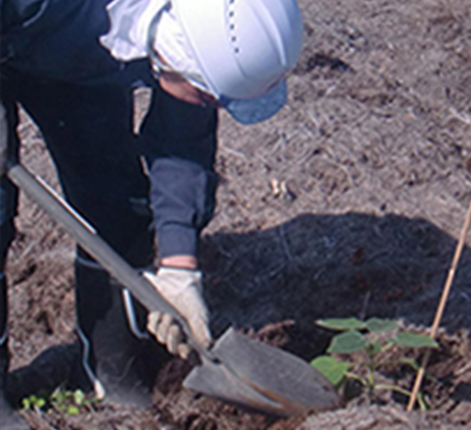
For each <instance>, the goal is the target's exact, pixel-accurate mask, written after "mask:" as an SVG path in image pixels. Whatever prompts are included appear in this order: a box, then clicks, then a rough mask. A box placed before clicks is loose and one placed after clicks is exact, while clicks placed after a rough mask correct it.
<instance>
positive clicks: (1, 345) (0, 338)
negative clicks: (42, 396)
mask: <svg viewBox="0 0 471 430" xmlns="http://www.w3.org/2000/svg"><path fill="white" fill-rule="evenodd" d="M2 266H3V264H1V262H0V428H1V429H2V430H31V427H30V426H29V425H28V423H27V422H26V421H25V420H24V419H23V418H21V416H20V415H19V414H18V413H17V412H15V410H14V409H13V407H12V406H11V404H10V403H9V402H8V401H7V399H6V384H7V371H8V362H9V354H8V329H7V318H8V312H7V284H6V280H5V276H4V274H3V271H2V269H3V267H2Z"/></svg>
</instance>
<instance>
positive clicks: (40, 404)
mask: <svg viewBox="0 0 471 430" xmlns="http://www.w3.org/2000/svg"><path fill="white" fill-rule="evenodd" d="M36 406H37V407H38V408H43V407H44V406H46V400H45V399H43V398H42V397H38V398H37V399H36Z"/></svg>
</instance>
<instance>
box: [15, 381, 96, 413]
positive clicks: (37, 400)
mask: <svg viewBox="0 0 471 430" xmlns="http://www.w3.org/2000/svg"><path fill="white" fill-rule="evenodd" d="M94 402H96V400H94V399H89V398H87V396H86V395H85V393H84V392H83V391H82V390H75V391H69V390H66V389H64V388H62V387H58V388H56V389H55V390H54V392H53V393H52V394H51V395H50V396H49V397H48V396H42V395H31V396H29V397H25V398H24V399H23V400H22V402H21V403H22V405H23V408H25V409H32V410H35V411H40V410H49V409H55V410H57V411H60V412H63V413H66V414H68V415H78V414H79V413H80V411H81V409H83V408H85V409H88V410H90V408H91V406H92V404H93V403H94Z"/></svg>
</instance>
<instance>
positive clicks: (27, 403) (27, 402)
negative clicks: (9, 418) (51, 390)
mask: <svg viewBox="0 0 471 430" xmlns="http://www.w3.org/2000/svg"><path fill="white" fill-rule="evenodd" d="M21 404H22V405H23V408H25V409H30V408H31V402H30V400H29V399H28V398H27V397H25V398H24V399H23V400H22V401H21Z"/></svg>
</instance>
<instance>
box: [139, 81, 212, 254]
mask: <svg viewBox="0 0 471 430" xmlns="http://www.w3.org/2000/svg"><path fill="white" fill-rule="evenodd" d="M216 131H217V110H216V109H215V108H212V107H200V106H195V105H191V104H188V103H185V102H182V101H180V100H177V99H175V98H174V97H172V96H170V95H169V94H167V93H166V92H165V91H163V90H162V89H160V87H158V86H157V87H156V88H155V92H154V96H153V100H152V103H151V107H150V110H149V112H148V114H147V117H146V119H145V121H144V123H143V127H142V130H141V137H142V142H143V145H144V151H145V154H146V160H147V163H148V168H149V175H150V181H151V194H150V200H151V206H152V210H153V214H154V224H155V228H156V231H157V242H158V247H159V255H160V258H164V257H168V256H172V255H193V256H197V247H198V237H199V234H200V232H201V230H202V228H203V227H205V226H206V224H207V223H208V222H209V220H210V219H211V217H212V215H213V211H214V206H215V193H216V186H217V175H216V173H215V172H214V159H215V153H216Z"/></svg>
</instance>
